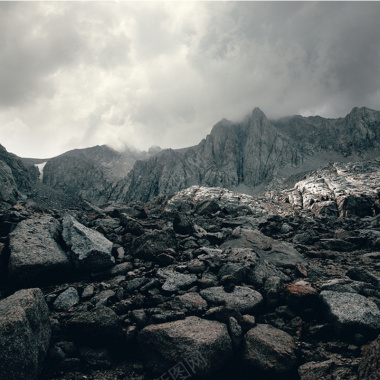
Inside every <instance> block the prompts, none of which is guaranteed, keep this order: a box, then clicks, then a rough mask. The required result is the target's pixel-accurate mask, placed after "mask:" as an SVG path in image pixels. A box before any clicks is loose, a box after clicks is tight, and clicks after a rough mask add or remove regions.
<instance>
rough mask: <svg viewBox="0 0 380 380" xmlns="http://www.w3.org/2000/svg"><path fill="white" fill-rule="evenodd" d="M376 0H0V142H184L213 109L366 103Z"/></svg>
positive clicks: (374, 91) (332, 112)
mask: <svg viewBox="0 0 380 380" xmlns="http://www.w3.org/2000/svg"><path fill="white" fill-rule="evenodd" d="M379 17H380V2H368V3H364V2H318V3H316V2H289V3H288V2H104V3H103V2H85V3H82V2H41V3H35V2H0V36H1V37H0V144H2V145H3V146H5V147H6V148H7V150H8V151H10V152H13V153H16V154H18V155H20V156H23V157H40V158H45V157H51V156H55V155H58V154H60V153H63V152H65V151H67V150H70V149H74V148H84V147H89V146H93V145H97V144H99V145H101V144H109V145H111V146H113V147H115V148H122V147H123V146H125V144H127V145H130V146H135V147H137V148H139V149H148V148H149V147H150V146H152V145H159V146H161V147H163V148H167V147H172V148H180V147H185V146H190V145H194V144H197V143H198V142H199V141H200V140H201V139H202V138H204V137H205V136H206V135H207V134H208V133H210V131H211V128H212V126H213V125H214V124H215V123H216V122H218V121H219V120H220V119H222V118H227V119H230V120H236V121H237V120H240V119H243V117H244V116H245V115H246V114H248V113H249V112H251V110H252V109H253V108H254V107H260V108H261V109H262V111H263V112H264V113H265V114H266V115H267V116H268V117H269V118H277V117H280V116H285V115H293V114H302V115H305V116H307V115H316V114H319V115H321V116H325V117H339V116H345V115H346V114H347V113H348V112H350V110H351V109H352V108H353V107H354V106H367V107H369V108H374V109H377V110H379V109H380V38H379V36H380V22H379Z"/></svg>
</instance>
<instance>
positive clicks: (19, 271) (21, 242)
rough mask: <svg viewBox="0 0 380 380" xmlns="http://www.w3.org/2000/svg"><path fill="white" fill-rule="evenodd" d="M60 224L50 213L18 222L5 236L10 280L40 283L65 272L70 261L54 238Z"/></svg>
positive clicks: (58, 232) (68, 267)
mask: <svg viewBox="0 0 380 380" xmlns="http://www.w3.org/2000/svg"><path fill="white" fill-rule="evenodd" d="M59 234H60V225H59V223H58V221H57V220H55V219H54V218H53V217H52V216H50V215H41V216H38V217H34V218H31V219H26V220H23V221H22V222H20V223H19V224H18V225H17V227H16V228H15V230H14V231H13V232H12V233H11V234H10V235H9V248H10V257H9V263H8V273H9V277H10V279H11V280H12V281H15V282H20V283H40V282H43V281H45V280H50V279H56V278H57V277H60V276H62V275H64V274H67V273H68V271H69V269H70V266H71V265H70V260H69V257H68V256H67V254H66V253H65V252H64V251H63V249H62V248H61V247H60V246H59V245H58V243H57V241H56V240H58V239H59Z"/></svg>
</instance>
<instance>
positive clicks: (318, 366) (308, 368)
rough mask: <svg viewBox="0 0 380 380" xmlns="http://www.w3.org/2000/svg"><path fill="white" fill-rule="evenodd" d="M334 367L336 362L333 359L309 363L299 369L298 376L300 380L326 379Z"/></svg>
mask: <svg viewBox="0 0 380 380" xmlns="http://www.w3.org/2000/svg"><path fill="white" fill-rule="evenodd" d="M333 366H334V362H333V360H331V359H330V360H326V361H324V362H309V363H305V364H302V365H301V366H300V367H299V368H298V374H299V376H300V380H316V379H325V378H327V376H328V374H329V371H330V369H331V368H332V367H333Z"/></svg>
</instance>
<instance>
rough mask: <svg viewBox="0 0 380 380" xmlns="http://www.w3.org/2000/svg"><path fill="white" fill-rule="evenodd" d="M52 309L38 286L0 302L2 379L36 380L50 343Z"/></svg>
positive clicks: (0, 361) (0, 364) (21, 291)
mask: <svg viewBox="0 0 380 380" xmlns="http://www.w3.org/2000/svg"><path fill="white" fill-rule="evenodd" d="M50 335H51V329H50V321H49V310H48V307H47V305H46V303H45V300H44V297H43V294H42V292H41V290H39V289H26V290H20V291H18V292H17V293H15V294H13V295H12V296H10V297H8V298H5V299H3V300H1V301H0V356H1V360H0V379H1V380H20V379H23V380H24V379H25V380H35V379H37V378H38V375H39V373H40V372H41V369H42V364H43V361H44V358H45V355H46V353H47V351H48V348H49V344H50Z"/></svg>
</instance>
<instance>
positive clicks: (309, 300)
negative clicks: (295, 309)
mask: <svg viewBox="0 0 380 380" xmlns="http://www.w3.org/2000/svg"><path fill="white" fill-rule="evenodd" d="M285 296H286V299H287V302H288V304H289V305H293V306H299V307H301V308H303V309H305V308H307V307H311V306H314V305H315V304H316V303H317V297H318V292H317V290H316V289H315V288H313V287H312V286H311V285H310V283H308V282H307V281H304V280H301V281H297V282H295V283H293V284H288V285H286V286H285Z"/></svg>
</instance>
